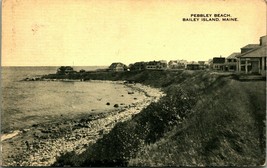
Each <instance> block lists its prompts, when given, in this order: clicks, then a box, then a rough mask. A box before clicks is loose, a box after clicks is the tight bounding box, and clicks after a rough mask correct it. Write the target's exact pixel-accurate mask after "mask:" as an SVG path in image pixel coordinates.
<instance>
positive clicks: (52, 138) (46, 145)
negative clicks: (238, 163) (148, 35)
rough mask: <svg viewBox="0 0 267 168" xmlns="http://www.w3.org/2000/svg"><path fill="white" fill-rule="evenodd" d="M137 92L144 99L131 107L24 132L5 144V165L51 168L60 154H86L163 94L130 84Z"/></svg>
mask: <svg viewBox="0 0 267 168" xmlns="http://www.w3.org/2000/svg"><path fill="white" fill-rule="evenodd" d="M130 88H131V89H132V90H134V91H139V92H144V94H146V95H147V96H146V98H145V100H141V99H140V100H137V101H135V102H134V103H132V105H130V106H129V107H128V108H118V109H117V110H114V111H111V112H109V113H101V114H97V115H90V116H83V117H80V118H79V119H76V120H70V121H60V122H57V123H49V124H40V125H37V126H36V127H34V128H32V129H31V130H24V131H23V132H22V133H20V134H19V135H17V136H16V137H14V138H11V139H6V140H5V141H2V150H3V155H2V160H3V163H2V164H1V165H4V166H50V165H51V164H53V163H54V162H55V161H56V158H57V157H58V156H60V155H61V154H64V153H66V152H69V151H75V152H76V153H77V154H79V153H81V152H83V151H84V150H85V149H86V147H87V146H88V145H90V144H93V143H95V142H96V141H97V140H98V139H99V138H101V137H102V136H103V135H104V134H106V133H108V132H109V131H110V130H111V129H112V128H113V127H114V126H115V125H116V123H118V122H123V121H126V120H129V119H130V118H131V117H132V115H134V114H137V113H139V112H140V111H141V110H142V109H143V108H144V107H146V106H147V105H149V104H150V103H151V102H153V101H158V100H159V99H160V97H162V96H163V93H162V92H161V91H159V90H158V89H154V88H150V87H147V86H143V85H140V84H136V85H131V86H130Z"/></svg>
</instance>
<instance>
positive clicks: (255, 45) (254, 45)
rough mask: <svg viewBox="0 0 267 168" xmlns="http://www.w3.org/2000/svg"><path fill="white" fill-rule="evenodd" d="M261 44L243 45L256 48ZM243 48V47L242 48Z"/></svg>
mask: <svg viewBox="0 0 267 168" xmlns="http://www.w3.org/2000/svg"><path fill="white" fill-rule="evenodd" d="M259 46H260V45H259V44H247V45H245V46H244V47H242V48H251V47H252V48H254V47H259ZM242 48H241V49H242Z"/></svg>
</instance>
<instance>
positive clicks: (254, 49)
mask: <svg viewBox="0 0 267 168" xmlns="http://www.w3.org/2000/svg"><path fill="white" fill-rule="evenodd" d="M263 47H264V46H259V47H257V48H253V49H251V50H249V51H247V52H245V53H243V54H240V55H238V56H237V57H238V58H239V57H242V56H244V55H246V54H248V53H251V52H253V51H256V50H258V49H261V48H263Z"/></svg>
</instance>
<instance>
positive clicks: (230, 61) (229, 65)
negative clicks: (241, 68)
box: [225, 52, 240, 71]
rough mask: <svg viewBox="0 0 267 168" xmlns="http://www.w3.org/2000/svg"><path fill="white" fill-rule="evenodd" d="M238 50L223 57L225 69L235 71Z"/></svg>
mask: <svg viewBox="0 0 267 168" xmlns="http://www.w3.org/2000/svg"><path fill="white" fill-rule="evenodd" d="M239 54H240V53H239V52H234V53H232V54H231V55H229V56H228V57H227V58H226V59H225V71H237V67H238V64H237V56H238V55H239Z"/></svg>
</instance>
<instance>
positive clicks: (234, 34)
mask: <svg viewBox="0 0 267 168" xmlns="http://www.w3.org/2000/svg"><path fill="white" fill-rule="evenodd" d="M192 14H212V16H213V17H211V18H210V17H206V19H216V18H217V17H216V18H215V17H214V14H230V18H231V19H233V18H237V21H183V18H190V19H194V18H195V19H197V18H199V17H191V15H192ZM194 16H197V15H194ZM228 16H229V15H228ZM199 19H200V20H201V18H199ZM220 20H222V18H220ZM264 35H266V2H265V1H264V0H198V1H196V0H3V1H2V53H1V64H2V66H63V65H71V66H72V65H75V66H96V65H99V66H103V65H110V64H111V63H112V62H122V63H124V64H126V65H128V64H130V63H134V62H138V61H153V60H167V61H170V60H177V59H185V60H188V61H202V60H204V61H205V60H209V59H212V58H213V57H218V56H223V57H227V56H229V55H230V54H231V53H233V52H240V48H241V47H243V46H245V45H247V44H258V43H259V38H260V37H261V36H264Z"/></svg>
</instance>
